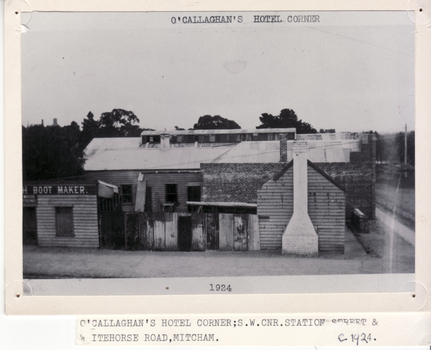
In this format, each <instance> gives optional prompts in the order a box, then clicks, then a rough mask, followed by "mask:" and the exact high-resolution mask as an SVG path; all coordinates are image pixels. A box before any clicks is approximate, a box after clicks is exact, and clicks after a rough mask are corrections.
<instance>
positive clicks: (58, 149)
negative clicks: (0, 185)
mask: <svg viewBox="0 0 431 350" xmlns="http://www.w3.org/2000/svg"><path fill="white" fill-rule="evenodd" d="M137 123H139V119H138V117H137V116H136V115H135V114H134V113H133V112H131V111H126V110H124V109H114V110H112V112H106V113H102V115H101V117H100V120H95V119H94V115H93V113H92V112H89V113H88V114H87V117H86V118H85V119H84V120H83V122H82V131H81V130H80V128H79V125H78V124H77V123H76V122H72V123H71V124H70V125H68V126H63V127H60V126H58V125H53V126H46V127H45V126H43V125H32V126H29V127H27V128H26V127H23V128H22V159H23V178H24V180H25V181H30V180H34V181H37V180H46V179H55V178H65V177H73V176H78V175H81V174H82V173H83V164H84V150H85V148H86V147H87V146H88V144H89V143H90V142H91V140H92V139H93V138H95V137H139V136H140V135H141V131H142V130H145V129H141V128H140V127H139V125H134V124H137ZM147 130H148V129H147Z"/></svg>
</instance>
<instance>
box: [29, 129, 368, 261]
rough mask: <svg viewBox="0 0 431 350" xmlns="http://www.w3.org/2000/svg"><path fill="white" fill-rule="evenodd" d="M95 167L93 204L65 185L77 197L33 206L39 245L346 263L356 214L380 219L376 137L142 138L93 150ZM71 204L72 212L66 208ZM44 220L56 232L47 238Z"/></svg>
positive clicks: (239, 134) (260, 132)
mask: <svg viewBox="0 0 431 350" xmlns="http://www.w3.org/2000/svg"><path fill="white" fill-rule="evenodd" d="M86 158H87V159H86V163H85V166H84V170H85V175H84V176H83V177H82V179H81V181H84V182H86V183H88V184H93V186H94V190H92V192H91V193H75V187H70V186H72V185H75V186H79V184H67V185H68V187H66V188H67V192H69V189H71V190H73V194H72V193H64V192H65V191H64V188H65V187H62V188H63V193H58V190H57V193H56V194H45V193H42V194H40V193H37V194H36V197H37V204H36V205H35V204H34V203H33V204H31V205H32V206H33V208H35V209H33V210H34V211H35V212H36V213H37V215H36V217H37V218H36V219H37V220H36V226H37V239H38V243H39V244H40V245H48V244H49V245H67V246H69V245H71V246H78V245H80V244H77V243H76V242H77V241H78V240H81V242H84V240H85V241H86V242H87V241H88V242H90V241H91V242H92V243H91V245H92V246H100V247H111V248H126V249H147V250H153V249H156V250H200V251H202V250H207V249H209V250H240V251H244V250H260V249H282V251H283V252H284V253H286V254H304V255H310V254H318V253H319V252H323V251H334V252H343V251H344V230H345V223H346V219H350V217H351V215H352V213H353V212H354V211H355V210H359V212H360V213H362V214H363V216H364V217H367V218H368V219H374V209H375V200H374V197H375V194H374V182H375V140H374V138H373V136H372V135H367V134H363V135H357V134H350V133H339V134H336V133H325V134H309V135H296V132H295V129H256V130H244V129H236V130H184V131H178V130H176V131H172V132H166V131H163V132H157V131H144V132H142V134H141V137H139V138H96V139H93V141H92V142H91V143H90V144H89V145H88V147H87V149H86ZM51 186H52V185H51ZM81 186H82V185H81ZM27 188H28V187H27ZM52 188H53V187H52ZM76 189H77V190H78V192H81V187H76ZM84 191H85V190H84ZM87 192H88V191H87ZM49 196H57V197H56V199H55V200H53V198H54V197H49ZM80 196H81V197H80ZM83 196H93V197H89V198H86V201H87V202H88V205H89V207H88V209H89V211H88V213H93V214H94V215H93V214H91V215H89V216H88V218H87V219H85V220H90V221H91V222H92V223H91V224H89V226H91V227H93V229H92V231H91V232H90V231H88V232H87V231H86V233H85V234H84V233H81V231H79V230H78V228H81V226H83V225H84V226H85V222H83V221H81V216H80V215H81V213H82V212H83V211H85V210H86V209H82V208H81V207H80V205H82V203H83V200H82V199H83V198H84V197H83ZM45 197H46V198H45ZM63 198H68V199H67V200H68V201H69V202H67V203H69V206H68V208H69V209H65V210H63V209H56V208H57V207H58V208H60V205H58V206H57V202H56V201H58V203H60V202H63V200H62V199H63ZM90 198H91V199H90ZM74 201H75V202H74ZM78 202H80V204H79V205H78ZM42 203H43V206H41V205H40V204H42ZM47 203H50V204H49V205H51V207H50V209H49V210H47V208H46V205H47ZM90 203H91V204H90ZM70 208H72V209H70ZM78 208H79V209H78ZM63 211H64V212H68V213H69V214H61V213H62V212H63ZM39 212H40V213H39ZM48 212H49V213H50V214H49V213H48ZM70 212H71V213H72V214H70ZM42 213H44V214H42ZM61 215H63V216H67V215H68V216H69V221H70V220H72V221H73V222H74V225H73V231H74V232H75V235H74V236H73V237H74V238H76V239H73V238H71V237H68V238H67V239H64V237H61V236H62V235H61V234H59V232H58V228H54V226H55V225H57V226H56V227H58V225H59V224H57V222H61V220H62V219H61V218H60V217H61ZM71 215H72V216H73V218H72V219H70V217H71ZM59 218H60V219H59ZM41 220H42V222H40V221H41ZM46 220H48V221H49V222H50V225H51V226H50V227H51V229H50V230H48V231H45V232H48V233H43V235H44V236H43V237H42V236H41V234H39V232H40V230H39V228H40V229H42V230H43V229H45V228H46V227H45V226H44V225H46V224H45V223H43V222H44V221H45V222H48V221H46ZM66 220H67V219H66ZM75 222H76V224H75ZM295 225H296V226H295ZM297 225H299V226H297ZM303 226H304V227H305V228H304V227H303ZM94 227H96V229H94ZM56 230H57V231H56ZM78 233H79V234H78ZM84 235H85V238H82V237H84ZM48 236H49V237H50V238H48ZM59 237H60V238H61V239H57V238H59ZM80 237H81V238H80ZM78 238H79V239H78Z"/></svg>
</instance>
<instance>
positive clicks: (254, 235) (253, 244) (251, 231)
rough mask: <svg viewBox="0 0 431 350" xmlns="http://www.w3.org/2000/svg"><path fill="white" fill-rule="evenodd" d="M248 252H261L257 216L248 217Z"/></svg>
mask: <svg viewBox="0 0 431 350" xmlns="http://www.w3.org/2000/svg"><path fill="white" fill-rule="evenodd" d="M248 236H249V240H248V250H260V234H259V219H258V216H257V215H249V216H248Z"/></svg>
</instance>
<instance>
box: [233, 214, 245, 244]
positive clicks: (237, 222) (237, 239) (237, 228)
mask: <svg viewBox="0 0 431 350" xmlns="http://www.w3.org/2000/svg"><path fill="white" fill-rule="evenodd" d="M247 219H248V216H247V215H245V214H243V215H234V219H233V226H234V227H233V250H236V251H241V252H243V251H246V250H247V247H248V230H247V228H248V220H247Z"/></svg>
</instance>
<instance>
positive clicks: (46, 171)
mask: <svg viewBox="0 0 431 350" xmlns="http://www.w3.org/2000/svg"><path fill="white" fill-rule="evenodd" d="M79 138H80V130H79V125H78V124H77V123H75V122H72V123H71V124H70V125H69V126H64V127H60V126H58V125H55V126H46V127H45V126H43V125H32V126H29V127H27V128H25V127H23V128H22V161H23V179H24V181H28V180H46V179H54V178H65V177H72V176H77V175H80V174H82V173H83V169H82V165H83V152H82V150H80V148H79Z"/></svg>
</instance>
